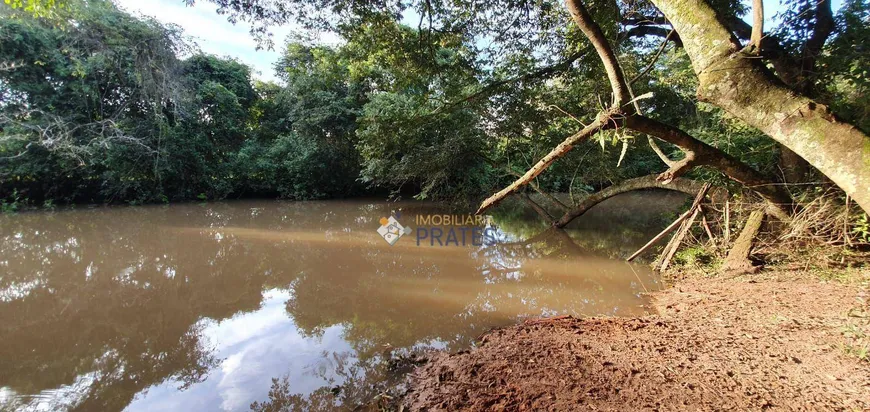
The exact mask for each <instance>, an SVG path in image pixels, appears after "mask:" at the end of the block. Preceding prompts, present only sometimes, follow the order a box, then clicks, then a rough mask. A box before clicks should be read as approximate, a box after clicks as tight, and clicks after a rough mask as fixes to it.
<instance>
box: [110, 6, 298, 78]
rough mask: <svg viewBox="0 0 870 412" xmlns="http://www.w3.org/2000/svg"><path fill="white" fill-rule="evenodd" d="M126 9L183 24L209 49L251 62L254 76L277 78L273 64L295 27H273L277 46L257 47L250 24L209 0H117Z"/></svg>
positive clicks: (196, 39) (191, 34) (212, 52)
mask: <svg viewBox="0 0 870 412" xmlns="http://www.w3.org/2000/svg"><path fill="white" fill-rule="evenodd" d="M115 4H117V5H118V6H119V7H121V8H122V9H124V10H126V11H128V12H130V13H133V14H134V15H135V14H141V15H145V16H151V17H155V18H156V19H157V20H160V21H161V22H163V23H172V24H177V25H179V26H181V27H182V28H183V29H184V32H185V34H187V35H188V36H191V37H194V40H195V41H196V43H197V44H198V45H199V47H200V49H201V50H202V51H203V52H205V53H210V54H215V55H218V56H231V57H235V58H237V59H239V60H240V61H242V62H243V63H245V64H247V65H249V66H251V67H252V68H253V69H254V71H255V73H254V77H256V78H259V79H261V80H273V81H276V80H277V78H276V77H275V73H274V69H273V68H272V65H273V64H274V63H275V62H276V61H277V60H278V58H279V56H280V54H279V53H278V51H277V50H279V49H280V48H281V46H282V45H283V44H284V40H285V39H286V37H287V35H289V34H290V33H291V32H292V31H293V27H290V26H285V27H275V28H272V29H271V32H272V34H273V39H274V41H275V49H276V50H257V42H256V41H255V40H254V38H253V37H251V34H250V32H249V30H250V25H248V24H246V23H244V22H239V23H238V24H235V25H234V24H232V23H230V22H228V21H227V19H226V16H221V15H219V14H218V13H217V11H216V10H217V6H215V5H214V4H212V3H209V2H207V1H200V2H197V4H196V6H194V7H187V6H186V5H185V4H184V2H183V1H182V0H148V1H142V0H115Z"/></svg>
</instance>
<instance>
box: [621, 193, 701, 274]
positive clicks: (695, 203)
mask: <svg viewBox="0 0 870 412" xmlns="http://www.w3.org/2000/svg"><path fill="white" fill-rule="evenodd" d="M710 186H711V185H710V184H709V183H705V184H704V186H703V187H702V188H701V191H699V192H698V195H697V196H695V200H694V201H693V202H692V206H691V207H689V210H687V211H686V212H685V213H683V214H682V215H680V217H678V218H677V220H675V221H674V222H673V223H671V224H670V225H668V227H666V228H665V229H664V230H662V231H661V233H659V234H658V235H656V236H655V237H654V238H652V239H650V241H649V242H647V243H646V244H645V245H643V246H642V247H641V248H640V249H638V250H637V252H634V253H633V254H632V255H631V256H629V257H628V259H626V261H628V262H631V261H632V260H634V259H635V258H636V257H638V256H640V254H641V253H643V252H645V251H646V250H647V249H649V248H650V247H652V245H654V244H656V242H658V241H659V240H661V239H662V238H664V237H665V236H666V235H667V234H668V233H670V232H671V231H672V230H674V228H676V227H677V225H679V224H680V223H682V222H683V220H686V218H688V217H689V216H692V215H693V214H694V213H695V211H696V210H697V209H698V207H699V206H700V205H701V202H702V201H703V200H704V196H706V195H707V191H708V190H710Z"/></svg>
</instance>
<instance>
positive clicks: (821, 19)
mask: <svg viewBox="0 0 870 412" xmlns="http://www.w3.org/2000/svg"><path fill="white" fill-rule="evenodd" d="M835 27H836V24H835V23H834V13H833V12H832V11H831V0H820V1H819V2H818V3H817V4H816V22H815V24H814V25H813V34H812V35H811V36H810V38H809V39H807V42H806V44H805V45H804V49H803V55H802V56H801V60H800V70H801V76H800V84H798V85H797V89H798V90H799V91H801V92H803V93H805V94H807V95H809V96H813V95H815V91H814V90H813V89H814V87H813V86H814V84H813V79H814V76H813V73H815V71H816V61H817V60H818V58H819V55H820V54H821V53H822V47H824V46H825V42H827V41H828V38H829V37H831V33H833V32H834V28H835Z"/></svg>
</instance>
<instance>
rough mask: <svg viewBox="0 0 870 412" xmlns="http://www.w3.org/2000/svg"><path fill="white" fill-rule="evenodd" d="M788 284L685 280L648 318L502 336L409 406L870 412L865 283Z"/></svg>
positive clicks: (435, 376)
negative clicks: (864, 351) (864, 352)
mask: <svg viewBox="0 0 870 412" xmlns="http://www.w3.org/2000/svg"><path fill="white" fill-rule="evenodd" d="M785 277H788V276H787V275H786V276H783V275H765V276H764V278H761V277H758V276H757V275H756V277H751V276H749V277H741V278H733V279H699V280H689V281H683V282H681V283H679V284H678V285H677V286H675V287H674V288H671V289H668V290H665V291H662V292H657V293H655V294H653V306H654V307H655V309H656V310H657V312H658V313H659V314H658V315H651V316H647V317H643V318H586V319H574V318H552V319H540V320H532V321H527V322H526V323H524V324H521V325H517V326H513V327H508V328H503V329H496V330H494V331H492V332H490V333H488V334H486V335H484V336H483V337H482V338H481V339H480V341H479V343H478V347H476V348H475V349H473V350H471V351H465V352H460V353H457V354H444V353H441V354H436V355H434V356H433V357H432V358H431V360H430V362H428V363H427V364H425V365H423V366H421V367H420V368H418V369H417V370H416V371H415V372H414V374H413V375H412V377H411V385H410V390H409V392H408V393H407V394H406V396H405V399H404V408H405V409H411V410H457V409H462V410H576V409H584V410H605V411H607V410H614V411H615V410H619V411H625V410H639V409H645V410H646V409H657V410H726V409H727V410H732V409H741V410H745V409H752V410H758V409H767V408H773V409H783V410H868V409H870V362H868V361H867V360H866V359H865V360H862V359H860V356H859V355H856V353H857V352H856V350H857V349H856V348H858V347H864V346H856V345H864V344H866V343H867V338H866V337H865V338H863V340H862V338H861V333H867V332H870V328H868V322H870V320H868V316H870V310H868V304H867V301H868V299H867V291H866V283H865V284H864V286H863V287H862V286H849V285H844V284H840V283H827V282H820V281H818V280H807V279H798V280H795V279H786V278H785ZM862 331H863V332H862Z"/></svg>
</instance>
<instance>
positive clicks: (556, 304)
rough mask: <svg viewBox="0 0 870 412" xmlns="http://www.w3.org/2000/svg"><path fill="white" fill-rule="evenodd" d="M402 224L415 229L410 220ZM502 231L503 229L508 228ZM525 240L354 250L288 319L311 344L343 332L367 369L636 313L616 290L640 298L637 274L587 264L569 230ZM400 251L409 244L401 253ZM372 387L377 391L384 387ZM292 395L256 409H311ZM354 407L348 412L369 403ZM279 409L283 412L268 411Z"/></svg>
mask: <svg viewBox="0 0 870 412" xmlns="http://www.w3.org/2000/svg"><path fill="white" fill-rule="evenodd" d="M405 216H407V220H408V221H412V220H413V218H412V212H409V211H406V214H405ZM496 223H497V224H498V225H499V226H500V227H504V226H503V223H504V221H500V220H497V221H496ZM516 237H518V236H513V235H511V236H509V238H516ZM527 237H528V239H527V240H526V241H521V240H517V241H515V242H512V243H507V244H506V243H499V244H495V245H492V246H488V247H481V248H422V249H419V248H418V249H417V250H416V251H415V253H406V251H404V250H401V249H399V250H397V249H395V248H386V249H384V248H370V247H365V246H361V247H350V248H348V249H346V250H345V251H344V252H343V254H342V260H343V261H344V262H345V263H346V264H347V268H346V269H347V270H346V271H328V270H322V271H320V270H315V271H310V272H306V273H303V274H301V275H300V276H299V278H298V279H297V280H296V281H295V282H294V283H293V291H294V293H293V298H292V299H291V300H289V301H288V302H287V304H286V309H287V312H288V314H289V315H290V316H291V317H292V318H293V319H294V321H295V322H296V324H297V325H298V326H299V327H300V329H301V330H302V331H303V333H305V334H307V335H309V336H317V335H319V334H320V333H321V332H322V331H323V330H324V329H325V328H327V327H330V326H333V325H337V324H340V325H342V326H343V330H344V333H343V337H344V339H345V340H347V341H348V342H349V343H350V344H351V345H352V347H353V348H354V350H355V352H356V354H357V356H358V357H359V360H360V361H361V362H367V361H370V360H371V359H373V358H378V357H381V355H382V354H384V353H389V352H391V351H395V350H400V351H407V350H408V349H409V348H412V347H415V346H416V347H418V348H420V346H419V345H420V342H438V343H439V344H443V345H444V346H445V347H446V348H447V349H448V350H456V349H460V348H464V347H467V346H469V345H470V344H471V341H472V340H473V339H474V337H476V336H479V335H480V334H481V333H483V332H485V331H487V330H489V329H491V328H492V327H495V326H502V325H507V324H511V323H513V322H515V321H516V320H517V319H518V318H522V317H524V316H541V315H555V314H558V313H572V314H599V313H613V312H612V311H613V310H622V308H612V307H606V305H607V304H608V303H605V302H612V304H613V305H616V306H619V305H623V304H636V303H637V302H636V300H635V297H634V296H631V297H630V298H627V297H625V296H616V295H613V294H612V293H613V291H614V289H619V290H620V292H621V293H622V294H623V295H624V294H625V292H624V291H625V290H635V291H636V292H641V291H642V286H640V285H639V284H637V282H636V279H639V277H635V276H633V275H632V276H631V277H628V276H627V275H626V274H627V273H631V272H628V271H629V270H630V269H629V267H628V265H627V264H625V263H622V262H613V261H609V260H607V259H603V258H594V257H592V256H590V253H588V252H586V251H585V249H584V248H583V247H581V246H579V245H578V244H577V243H576V242H575V241H574V240H573V239H572V238H571V237H570V236H568V235H567V234H566V232H564V231H562V230H555V231H554V230H543V231H541V230H539V233H535V234H532V235H527ZM408 240H410V241H411V242H413V239H408ZM402 242H406V239H403V240H401V241H400V242H399V243H397V246H400V245H402V244H403V243H402ZM469 256H472V257H473V259H471V258H469ZM584 259H585V260H586V261H590V262H594V263H593V264H594V265H595V267H596V269H595V271H596V273H595V275H594V276H577V275H576V274H575V273H574V272H576V269H577V267H576V265H577V264H578V263H579V262H581V261H583V260H584ZM595 259H597V260H595ZM641 272H643V271H642V270H641ZM649 283H650V284H652V283H653V282H652V281H650V282H649ZM614 285H618V286H614ZM650 286H651V285H650ZM326 291H331V293H324V292H326ZM602 305H603V306H602ZM439 346H440V345H439ZM367 381H368V382H369V383H370V384H373V383H376V382H378V378H372V377H369V378H368V379H367ZM327 389H328V388H327ZM292 390H293V388H292V382H285V381H284V380H282V379H277V380H276V381H275V384H274V385H273V387H272V393H270V401H269V402H268V403H262V404H257V405H254V406H255V409H258V410H295V409H294V408H297V407H299V408H303V409H304V408H305V407H309V406H310V404H308V403H305V402H307V399H309V398H306V397H304V396H301V395H299V394H297V395H291V394H290V393H289V392H287V391H291V392H292ZM324 390H325V389H324ZM282 391H283V392H282ZM311 396H312V397H315V398H318V399H319V397H320V396H325V395H324V394H323V393H320V392H316V393H313V394H311ZM289 399H293V401H292V402H290V401H289ZM355 400H356V402H355V403H345V404H344V405H345V406H348V405H358V404H360V403H362V402H364V401H365V400H366V399H364V398H356V399H355ZM277 405H282V407H283V408H284V409H281V408H278V409H268V408H270V407H276V406H277ZM287 405H290V406H289V407H288V406H287ZM299 405H302V406H299Z"/></svg>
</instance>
